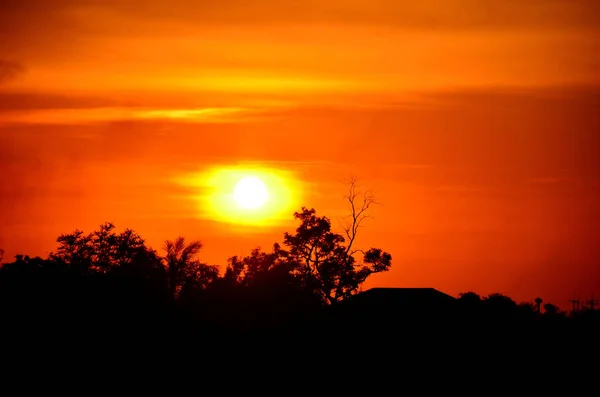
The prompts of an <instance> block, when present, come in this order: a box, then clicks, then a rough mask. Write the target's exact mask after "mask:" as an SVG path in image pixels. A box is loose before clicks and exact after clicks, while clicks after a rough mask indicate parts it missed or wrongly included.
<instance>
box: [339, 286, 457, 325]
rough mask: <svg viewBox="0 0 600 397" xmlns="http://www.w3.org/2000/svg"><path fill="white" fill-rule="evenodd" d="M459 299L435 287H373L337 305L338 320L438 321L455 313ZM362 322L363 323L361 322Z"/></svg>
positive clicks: (370, 321) (371, 321)
mask: <svg viewBox="0 0 600 397" xmlns="http://www.w3.org/2000/svg"><path fill="white" fill-rule="evenodd" d="M457 303H458V300H457V299H456V298H455V297H453V296H450V295H448V294H445V293H443V292H441V291H438V290H436V289H435V288H371V289H369V290H367V291H364V292H361V293H359V294H357V295H354V296H353V297H352V298H350V299H348V300H347V301H345V302H343V303H342V304H341V305H338V306H337V308H336V309H335V311H336V312H337V315H336V318H338V319H341V318H346V319H353V320H356V321H368V322H369V323H371V324H374V323H373V321H376V322H379V321H388V320H390V321H394V320H395V319H396V318H398V316H400V317H404V318H413V319H417V318H421V319H423V318H432V317H433V318H439V319H442V318H443V317H445V316H446V315H450V314H451V313H452V312H453V309H454V308H455V307H456V306H455V305H456V304H457ZM359 319H362V320H359Z"/></svg>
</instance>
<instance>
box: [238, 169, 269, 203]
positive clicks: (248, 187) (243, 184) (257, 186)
mask: <svg viewBox="0 0 600 397" xmlns="http://www.w3.org/2000/svg"><path fill="white" fill-rule="evenodd" d="M233 199H234V200H235V202H236V204H237V205H238V206H240V207H241V208H244V209H247V210H253V209H257V208H260V207H262V206H263V205H265V203H266V202H267V200H268V199H269V192H268V190H267V187H266V186H265V184H264V183H263V181H261V180H260V178H257V177H255V176H250V177H245V178H242V179H240V181H239V182H238V183H237V184H236V185H235V188H234V189H233Z"/></svg>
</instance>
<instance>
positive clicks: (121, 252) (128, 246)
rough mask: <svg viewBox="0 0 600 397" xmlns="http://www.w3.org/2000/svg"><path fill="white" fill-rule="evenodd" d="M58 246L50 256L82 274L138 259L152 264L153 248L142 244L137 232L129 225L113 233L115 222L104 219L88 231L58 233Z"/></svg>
mask: <svg viewBox="0 0 600 397" xmlns="http://www.w3.org/2000/svg"><path fill="white" fill-rule="evenodd" d="M57 242H58V243H59V246H58V248H57V250H56V252H53V253H52V254H50V258H51V259H52V260H55V261H59V262H63V263H65V264H67V265H68V266H69V268H71V269H73V270H77V271H79V272H81V273H82V274H89V273H107V272H109V271H111V270H113V269H115V268H118V267H127V266H129V265H131V264H133V263H134V262H136V263H138V264H139V263H140V262H141V261H140V259H144V260H146V262H152V263H151V267H156V266H155V265H156V263H157V261H158V257H157V256H156V252H155V251H154V250H152V249H150V248H148V247H146V245H145V241H144V239H143V238H142V237H140V235H139V234H137V233H136V232H135V231H133V230H131V229H125V230H124V231H122V232H121V233H116V231H115V225H114V224H112V223H110V222H107V223H104V224H102V225H100V227H99V228H98V230H95V231H93V232H91V233H89V234H84V232H83V231H81V230H75V231H73V232H72V233H68V234H62V235H60V236H59V237H58V239H57Z"/></svg>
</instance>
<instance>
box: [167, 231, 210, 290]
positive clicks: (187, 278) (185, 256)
mask: <svg viewBox="0 0 600 397" xmlns="http://www.w3.org/2000/svg"><path fill="white" fill-rule="evenodd" d="M201 249H202V243H201V242H200V241H197V240H195V241H190V242H186V241H185V238H184V237H181V236H180V237H177V238H176V239H175V240H173V241H171V240H166V241H165V243H164V250H165V251H166V255H165V258H164V260H165V265H166V268H167V274H168V277H169V286H170V289H171V293H172V294H173V297H174V298H177V297H178V296H179V295H180V294H181V291H182V289H184V288H206V286H207V285H208V284H210V283H211V282H213V281H214V280H216V279H217V278H218V277H219V269H218V267H216V266H211V265H207V264H205V263H202V262H200V261H199V260H198V259H197V258H196V256H197V255H198V252H200V250H201Z"/></svg>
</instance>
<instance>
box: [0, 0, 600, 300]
mask: <svg viewBox="0 0 600 397" xmlns="http://www.w3.org/2000/svg"><path fill="white" fill-rule="evenodd" d="M47 3H48V4H45V3H43V2H39V1H33V0H15V1H12V0H8V1H6V0H5V1H4V2H3V11H2V14H0V170H1V172H2V174H1V175H2V184H1V185H0V194H1V196H0V200H1V207H0V248H3V249H5V250H6V252H7V256H13V255H14V254H16V253H18V252H20V253H28V254H31V255H37V254H39V255H45V254H46V253H47V252H48V251H50V250H52V249H53V248H54V247H55V243H54V239H55V237H56V236H57V235H58V234H60V233H62V232H68V231H71V230H73V229H75V228H80V229H83V230H86V231H89V230H91V229H93V228H95V227H97V226H98V225H99V224H100V223H102V222H104V221H113V222H115V223H116V224H117V227H120V228H123V227H131V228H133V229H135V230H137V231H138V232H140V233H141V234H142V235H143V236H144V237H146V238H147V239H148V241H149V242H150V244H151V245H152V246H154V247H155V248H159V247H160V246H161V243H162V241H163V240H164V239H167V238H174V237H176V236H178V235H180V234H181V235H184V236H186V237H188V238H193V239H200V240H202V241H203V243H204V244H205V249H204V252H203V259H205V260H206V261H209V262H212V263H216V264H221V265H224V264H225V261H226V258H227V257H228V256H231V255H236V254H237V255H240V254H246V253H248V252H249V251H250V249H251V248H253V247H254V246H257V245H261V246H263V247H265V248H268V247H269V246H270V245H271V244H272V243H273V242H274V241H276V240H281V235H282V233H283V231H286V230H290V229H292V228H293V227H294V223H293V221H292V219H291V214H290V217H289V220H285V221H284V222H283V223H279V224H274V225H273V227H271V228H267V229H264V228H261V229H254V228H247V227H244V228H241V227H236V226H234V225H228V224H223V223H221V222H218V221H216V220H214V219H211V218H210V217H207V216H203V215H202V212H201V211H199V208H198V200H197V198H198V197H199V196H201V195H202V191H201V190H198V188H197V187H196V188H194V187H193V186H185V185H182V184H180V183H178V182H177V180H178V178H181V177H183V176H185V175H189V174H190V173H196V172H199V173H202V172H204V171H206V170H208V169H212V168H215V167H219V166H231V165H235V164H236V163H238V162H240V161H246V162H253V163H255V164H260V165H262V166H263V167H271V168H273V169H275V170H280V171H281V170H286V171H288V172H290V173H292V174H294V175H296V179H297V183H298V184H299V185H300V186H303V188H302V189H301V190H302V192H301V193H302V194H300V195H299V196H298V204H305V205H307V206H311V207H315V208H316V209H317V211H318V212H320V213H322V214H326V215H329V216H330V217H332V218H334V219H335V218H336V217H339V216H342V215H343V214H344V212H343V210H344V208H345V207H344V203H343V201H342V200H341V197H342V195H343V193H344V186H343V184H342V183H341V180H342V179H344V178H346V177H348V176H350V175H351V174H357V175H358V176H359V177H360V179H361V182H362V183H363V184H364V185H366V186H373V187H375V189H376V191H377V194H378V196H379V198H380V201H382V202H383V204H384V206H383V207H380V208H375V209H374V211H373V215H374V217H375V218H374V219H370V220H369V221H368V224H366V225H365V226H366V227H365V229H364V230H363V234H362V235H361V236H360V240H359V243H360V244H361V245H364V246H370V245H374V246H379V247H382V248H384V249H386V250H388V251H390V252H391V253H392V255H393V257H394V264H393V269H392V270H391V271H390V272H389V273H386V274H383V275H378V276H376V277H374V278H373V279H372V280H371V281H369V282H368V285H367V287H369V286H407V287H411V286H427V287H428V286H432V287H435V288H437V289H440V290H442V291H444V292H447V293H450V294H457V293H458V292H461V291H466V290H474V291H476V292H479V293H482V294H487V293H490V292H494V291H497V292H503V293H506V294H508V295H510V296H512V297H513V298H515V299H516V300H519V301H521V300H532V299H534V298H535V297H536V296H538V295H539V296H542V297H543V298H544V299H545V300H547V301H553V302H554V303H557V304H558V305H559V306H561V307H562V308H565V309H566V308H568V306H569V304H568V302H567V300H568V299H570V298H571V297H572V295H573V293H578V294H580V295H581V297H582V299H588V298H589V295H591V293H592V292H595V293H596V294H597V295H600V290H599V289H598V288H597V286H598V285H600V271H599V266H600V248H599V247H600V244H599V243H600V241H599V237H598V236H600V234H599V232H600V230H598V229H599V226H598V225H599V224H600V209H599V206H598V204H597V203H598V202H600V197H599V196H600V174H599V171H598V170H599V169H600V167H598V164H597V163H598V160H597V159H596V155H597V153H598V151H599V150H600V135H599V133H598V131H600V122H599V121H600V115H599V114H598V109H600V88H599V87H600V73H598V70H599V69H600V34H599V32H600V9H599V4H600V3H598V2H597V1H596V0H569V1H567V0H519V1H517V0H507V1H502V2H499V1H491V0H488V1H476V0H445V1H443V2H441V1H437V0H436V1H434V0H422V1H419V2H406V1H397V0H396V1H392V0H385V1H376V2H373V1H370V2H367V1H364V0H360V1H359V0H350V1H348V0H344V1H342V0H334V1H329V2H327V5H323V4H322V3H323V2H319V1H316V0H312V1H295V2H278V1H252V2H251V1H249V0H236V1H233V0H229V1H221V2H216V3H215V2H212V3H211V2H206V4H203V2H198V1H190V0H171V1H169V2H162V1H161V2H159V1H154V2H152V1H144V2H142V1H133V0H119V1H117V0H115V1H112V0H108V1H106V0H104V1H100V0H84V1H81V0H79V1H75V0H55V1H52V2H47ZM200 210H201V209H200ZM334 224H336V223H334ZM595 287H596V289H595V290H594V288H595Z"/></svg>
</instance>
